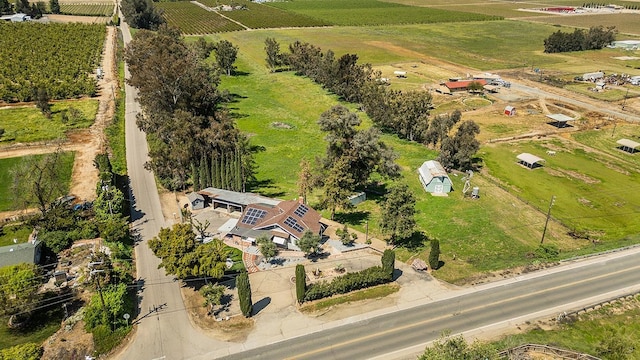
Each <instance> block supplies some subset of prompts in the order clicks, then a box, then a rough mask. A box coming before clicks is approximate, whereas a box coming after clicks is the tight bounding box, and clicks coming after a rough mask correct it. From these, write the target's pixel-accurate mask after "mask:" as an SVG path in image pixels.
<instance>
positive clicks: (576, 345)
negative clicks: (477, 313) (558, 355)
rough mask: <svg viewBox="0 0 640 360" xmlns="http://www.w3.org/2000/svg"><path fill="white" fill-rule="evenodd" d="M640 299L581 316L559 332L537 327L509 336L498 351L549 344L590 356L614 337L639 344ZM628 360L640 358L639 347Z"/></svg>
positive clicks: (499, 344)
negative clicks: (519, 346)
mask: <svg viewBox="0 0 640 360" xmlns="http://www.w3.org/2000/svg"><path fill="white" fill-rule="evenodd" d="M638 300H639V299H638V297H637V296H636V297H635V298H634V299H632V300H627V301H624V302H621V303H618V302H617V303H614V304H611V305H606V306H604V307H602V308H600V309H598V310H594V311H591V312H588V313H586V314H582V315H580V316H579V317H578V319H577V320H576V321H573V322H570V323H566V324H561V325H560V326H558V328H556V329H552V330H543V329H542V328H540V327H536V328H534V329H533V330H530V331H527V332H525V333H523V334H516V335H509V336H506V337H505V338H503V339H501V340H500V341H497V342H494V343H493V344H494V345H495V346H496V348H498V349H507V348H512V347H515V346H518V345H522V344H526V343H535V344H549V345H552V346H558V347H561V348H565V349H570V350H573V351H579V352H583V353H587V354H591V355H597V354H598V346H599V345H600V344H601V343H602V342H604V341H606V340H608V339H609V338H611V337H619V338H621V339H622V340H623V341H627V340H628V341H630V342H632V343H635V344H638V342H640V323H639V322H638V321H634V320H633V319H637V318H638V316H640V309H639V308H638ZM627 356H628V357H625V358H626V359H639V358H640V348H638V346H635V348H634V349H633V351H632V352H631V353H629V354H627ZM603 358H606V357H603Z"/></svg>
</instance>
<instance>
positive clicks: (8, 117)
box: [0, 99, 98, 146]
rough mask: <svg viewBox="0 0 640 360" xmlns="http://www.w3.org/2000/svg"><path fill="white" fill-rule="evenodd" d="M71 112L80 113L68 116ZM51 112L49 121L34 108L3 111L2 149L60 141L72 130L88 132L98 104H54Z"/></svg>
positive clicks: (0, 114) (87, 100) (1, 118)
mask: <svg viewBox="0 0 640 360" xmlns="http://www.w3.org/2000/svg"><path fill="white" fill-rule="evenodd" d="M71 108H74V109H76V110H79V113H78V115H77V116H70V115H69V114H70V111H69V109H71ZM51 112H52V116H51V119H47V118H46V117H45V116H44V115H43V114H42V113H41V112H40V110H38V109H36V107H35V106H29V107H15V108H13V107H12V108H5V109H1V110H0V124H2V125H1V127H2V128H3V129H4V130H5V134H4V135H3V136H2V137H0V146H2V145H7V144H14V143H28V142H34V141H45V140H55V139H61V138H64V136H65V133H66V132H67V131H69V130H73V129H82V128H88V127H89V126H91V124H93V122H94V120H95V118H96V113H97V112H98V100H93V99H85V100H67V101H60V102H55V103H53V104H52V106H51ZM65 113H66V114H67V116H66V119H65V117H64V116H63V115H64V114H65Z"/></svg>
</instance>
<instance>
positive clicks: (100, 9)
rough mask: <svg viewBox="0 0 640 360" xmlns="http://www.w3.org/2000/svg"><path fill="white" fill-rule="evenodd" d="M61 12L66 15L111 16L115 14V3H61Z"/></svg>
mask: <svg viewBox="0 0 640 360" xmlns="http://www.w3.org/2000/svg"><path fill="white" fill-rule="evenodd" d="M60 13H61V14H64V15H86V16H111V15H113V4H112V3H108V4H105V3H102V4H69V3H60Z"/></svg>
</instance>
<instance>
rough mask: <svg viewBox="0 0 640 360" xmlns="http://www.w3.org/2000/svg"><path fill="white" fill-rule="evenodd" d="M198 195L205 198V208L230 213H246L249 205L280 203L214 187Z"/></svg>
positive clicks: (262, 197) (258, 196) (201, 191)
mask: <svg viewBox="0 0 640 360" xmlns="http://www.w3.org/2000/svg"><path fill="white" fill-rule="evenodd" d="M198 194H200V195H202V196H203V197H204V201H205V206H211V207H212V208H213V209H218V208H226V209H227V212H229V213H232V212H234V211H237V212H244V210H245V208H246V207H247V205H249V204H265V205H270V206H275V205H277V204H278V203H279V202H280V201H279V200H274V199H271V198H268V197H264V196H260V195H256V194H252V193H240V192H235V191H230V190H225V189H218V188H213V187H208V188H206V189H203V190H200V191H199V192H198Z"/></svg>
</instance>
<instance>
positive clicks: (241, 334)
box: [181, 287, 254, 342]
mask: <svg viewBox="0 0 640 360" xmlns="http://www.w3.org/2000/svg"><path fill="white" fill-rule="evenodd" d="M181 290H182V297H183V299H184V305H185V307H186V308H187V312H188V313H189V318H190V319H191V322H192V323H193V324H194V325H196V326H197V327H199V328H200V329H202V330H204V331H205V332H207V333H208V334H209V335H211V336H213V337H215V338H216V339H219V340H222V341H231V342H244V341H245V340H246V339H247V337H248V336H249V333H250V332H251V331H252V330H253V325H254V321H253V319H248V318H245V317H244V316H242V315H234V316H231V317H230V318H229V320H223V321H216V319H215V318H214V317H213V316H211V315H209V314H208V311H207V308H206V307H205V306H203V304H204V298H203V297H202V295H200V293H198V292H197V291H195V290H194V289H193V288H189V287H183V288H182V289H181ZM232 301H233V300H232Z"/></svg>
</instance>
